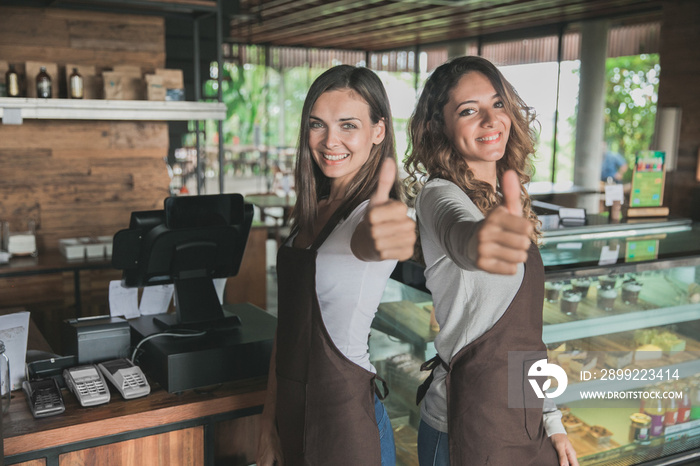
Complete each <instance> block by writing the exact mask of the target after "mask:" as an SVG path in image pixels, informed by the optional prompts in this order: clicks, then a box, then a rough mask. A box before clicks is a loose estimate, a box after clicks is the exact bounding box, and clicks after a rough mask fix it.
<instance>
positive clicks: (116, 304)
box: [109, 280, 141, 319]
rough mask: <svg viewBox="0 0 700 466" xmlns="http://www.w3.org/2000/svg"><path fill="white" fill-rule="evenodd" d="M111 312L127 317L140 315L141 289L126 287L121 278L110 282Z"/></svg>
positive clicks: (113, 314) (113, 315)
mask: <svg viewBox="0 0 700 466" xmlns="http://www.w3.org/2000/svg"><path fill="white" fill-rule="evenodd" d="M109 314H110V315H111V316H112V317H124V318H125V319H131V318H134V317H139V316H140V315H141V314H140V313H139V289H138V288H125V287H123V286H122V282H121V280H112V281H111V282H109Z"/></svg>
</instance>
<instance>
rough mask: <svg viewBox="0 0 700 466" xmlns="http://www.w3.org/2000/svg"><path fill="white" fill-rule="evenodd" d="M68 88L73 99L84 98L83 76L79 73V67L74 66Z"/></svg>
mask: <svg viewBox="0 0 700 466" xmlns="http://www.w3.org/2000/svg"><path fill="white" fill-rule="evenodd" d="M68 88H69V96H70V98H71V99H82V98H83V77H82V76H80V73H78V68H73V72H72V73H71V75H70V78H69V80H68Z"/></svg>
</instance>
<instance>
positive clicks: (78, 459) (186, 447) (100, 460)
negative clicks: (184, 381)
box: [58, 426, 204, 466]
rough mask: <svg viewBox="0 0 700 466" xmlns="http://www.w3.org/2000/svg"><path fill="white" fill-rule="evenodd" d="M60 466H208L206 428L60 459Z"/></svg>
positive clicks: (137, 440)
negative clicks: (153, 465)
mask: <svg viewBox="0 0 700 466" xmlns="http://www.w3.org/2000/svg"><path fill="white" fill-rule="evenodd" d="M58 464H59V465H60V466H76V465H90V466H118V465H137V464H139V465H140V464H143V465H146V464H163V465H166V464H167V465H169V466H197V465H203V464H204V427H203V426H197V427H192V428H189V429H182V430H176V431H173V432H165V433H163V434H158V435H151V436H148V437H143V438H138V439H133V440H125V441H123V442H118V443H112V444H109V445H103V446H100V447H94V448H87V449H84V450H78V451H74V452H70V453H65V454H63V455H60V457H59V462H58Z"/></svg>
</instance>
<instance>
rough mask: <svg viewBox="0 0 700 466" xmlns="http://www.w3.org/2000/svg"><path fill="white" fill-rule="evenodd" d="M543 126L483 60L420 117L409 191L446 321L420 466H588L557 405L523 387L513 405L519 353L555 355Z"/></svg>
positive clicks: (441, 319)
mask: <svg viewBox="0 0 700 466" xmlns="http://www.w3.org/2000/svg"><path fill="white" fill-rule="evenodd" d="M533 122H534V114H533V112H532V111H531V109H530V108H529V107H527V106H526V105H525V103H524V102H523V101H522V100H521V99H520V97H519V96H518V94H517V93H516V91H515V90H514V89H513V87H512V86H511V84H510V83H508V82H507V81H506V79H505V78H504V77H503V76H502V74H501V73H500V72H499V71H498V69H497V68H496V67H495V66H494V65H493V64H492V63H491V62H489V61H488V60H485V59H483V58H480V57H460V58H455V59H453V60H451V61H448V62H447V63H445V64H443V65H441V66H439V67H438V68H437V69H436V70H435V71H434V72H433V73H432V75H431V76H430V77H429V78H428V80H427V82H426V84H425V87H424V89H423V92H422V93H421V96H420V98H419V100H418V103H417V105H416V109H415V110H414V113H413V115H412V116H411V119H410V123H409V134H410V143H411V146H410V155H409V157H408V159H407V160H406V163H405V168H406V171H407V173H408V174H409V176H408V177H407V178H406V180H405V183H406V184H407V187H408V196H409V199H410V200H411V202H409V205H410V204H412V203H413V202H414V203H415V208H416V214H417V222H418V227H419V235H418V238H419V240H418V242H417V244H420V249H419V254H421V255H422V257H423V259H424V261H425V265H426V268H425V277H426V285H427V288H428V289H429V290H430V291H431V293H432V297H433V304H434V307H435V314H436V319H437V322H438V324H439V325H440V331H439V333H438V334H437V336H436V337H435V349H436V350H437V353H438V354H437V356H436V358H434V359H433V360H431V361H429V362H428V363H426V364H425V365H424V368H425V369H427V370H432V372H431V375H430V376H429V377H428V379H427V380H426V382H425V383H424V384H423V385H422V386H421V387H420V388H419V391H418V397H417V398H418V399H419V400H420V399H421V398H422V403H421V422H420V426H419V431H418V457H419V461H420V464H421V466H427V465H453V466H454V465H472V464H478V465H482V464H492V465H499V466H500V465H512V464H517V465H519V466H524V465H532V466H546V465H557V464H561V465H574V466H576V465H578V462H577V459H576V452H575V451H574V448H573V446H572V445H571V442H570V441H569V439H568V437H567V436H566V431H565V429H564V427H563V425H562V423H561V412H560V411H559V410H558V409H557V408H556V406H555V405H554V404H553V403H552V402H551V400H549V399H545V404H544V406H543V402H542V400H539V404H538V406H537V407H534V408H532V407H528V408H525V406H526V405H525V402H526V401H527V402H528V403H529V402H532V401H533V400H532V398H534V401H535V402H537V400H538V399H537V397H536V396H535V394H534V390H533V393H532V394H529V395H528V394H527V393H529V391H528V392H527V393H526V392H524V391H522V390H520V392H521V395H520V396H521V397H523V398H521V399H516V400H515V401H516V404H517V405H518V406H520V407H510V406H509V399H508V395H509V392H508V383H509V381H510V382H513V380H510V379H509V378H510V377H513V374H510V373H509V372H508V364H509V353H512V354H517V355H520V354H525V352H532V353H533V354H537V355H539V356H541V357H543V358H546V348H545V345H544V343H543V342H542V306H543V302H544V267H543V265H542V260H541V258H540V254H539V251H538V248H537V241H538V238H539V232H538V225H539V222H538V220H537V217H536V215H535V213H534V212H533V211H532V208H531V206H530V198H529V196H528V193H527V191H526V190H525V185H526V184H527V183H528V181H529V180H530V177H529V174H528V173H529V170H530V169H531V157H532V154H533V153H534V144H535V134H534V129H532V127H531V123H533ZM523 362H525V361H521V363H523ZM523 370H524V369H523V366H522V365H521V366H520V367H519V370H518V372H517V374H515V375H516V376H517V377H520V378H521V379H520V380H519V379H515V380H516V381H518V380H519V382H518V383H519V384H522V382H524V380H522V378H523V377H526V376H527V373H525V374H523ZM540 382H541V381H540ZM540 385H541V383H540ZM519 386H520V387H522V386H523V385H519ZM524 386H525V387H529V385H528V384H527V383H525V384H524ZM528 406H529V405H528Z"/></svg>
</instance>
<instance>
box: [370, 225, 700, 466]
mask: <svg viewBox="0 0 700 466" xmlns="http://www.w3.org/2000/svg"><path fill="white" fill-rule="evenodd" d="M540 253H541V255H542V259H543V263H544V265H545V285H544V290H543V291H544V302H543V323H544V325H543V341H544V343H545V345H546V346H547V356H548V360H549V361H548V362H549V363H550V364H557V365H559V366H560V367H561V368H563V369H564V371H565V372H566V375H567V379H568V385H567V387H566V389H565V390H564V391H563V393H562V394H561V395H559V396H558V397H557V398H553V399H552V401H554V402H555V403H556V404H557V406H558V407H559V408H560V410H561V411H562V423H563V424H564V427H565V429H566V431H567V433H568V436H569V438H570V439H571V441H572V443H573V445H574V447H575V449H576V451H577V454H578V458H579V463H580V464H581V465H582V466H583V465H608V464H615V465H637V464H650V465H651V464H661V463H659V461H661V458H663V464H682V463H683V461H684V458H685V460H687V459H688V458H690V457H692V456H693V455H698V454H700V224H693V223H692V222H690V221H687V220H670V221H669V220H666V221H664V222H654V221H649V222H641V223H639V224H633V225H624V224H618V225H608V227H607V228H606V227H597V228H587V227H585V226H584V227H576V228H570V229H562V230H555V231H553V232H545V234H544V237H543V239H542V244H541V245H540ZM421 276H422V268H421V266H419V265H418V264H416V263H413V262H406V263H400V264H399V266H398V267H397V271H396V272H395V274H394V276H393V277H392V279H391V280H390V283H389V285H388V286H387V290H386V291H385V294H384V299H383V302H382V304H381V305H380V307H379V310H378V312H377V317H376V318H375V322H374V323H373V327H374V331H373V336H375V334H378V335H383V337H384V338H385V342H386V345H383V346H382V347H381V348H379V347H378V346H373V344H372V338H370V355H371V358H372V359H373V361H374V362H373V364H375V367H377V370H378V373H379V375H381V376H382V377H384V378H385V379H387V381H388V382H389V389H390V392H391V394H390V396H389V398H388V399H387V409H388V411H389V415H390V417H391V418H392V424H393V426H394V429H395V431H396V430H397V428H398V429H400V430H402V434H405V430H406V429H415V430H416V431H417V427H418V422H419V420H420V415H419V408H418V407H417V406H416V405H415V392H416V389H417V387H418V385H419V384H420V382H422V380H424V378H425V376H427V375H428V373H427V372H424V371H423V372H422V371H420V364H421V363H422V362H424V361H426V360H428V359H430V358H431V357H432V356H434V355H435V349H434V346H433V343H432V342H433V339H434V337H435V335H436V331H435V329H432V330H431V328H430V311H431V309H432V300H431V296H430V294H429V292H428V291H427V290H426V289H425V282H424V281H421V280H420V277H421ZM550 382H551V385H550V387H549V388H548V389H547V392H546V393H553V392H554V391H555V390H556V386H557V381H556V380H555V379H554V378H550ZM392 407H394V408H396V409H395V411H396V412H397V413H400V415H399V416H397V417H392ZM404 437H405V436H404ZM412 439H413V440H412V441H415V437H412ZM399 442H400V438H399V437H397V451H400V450H401V449H402V445H400V444H399ZM414 445H415V444H414ZM407 448H410V447H407ZM399 456H400V455H399ZM397 464H417V463H411V462H410V461H408V462H405V463H401V460H399V462H398V463H397Z"/></svg>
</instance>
